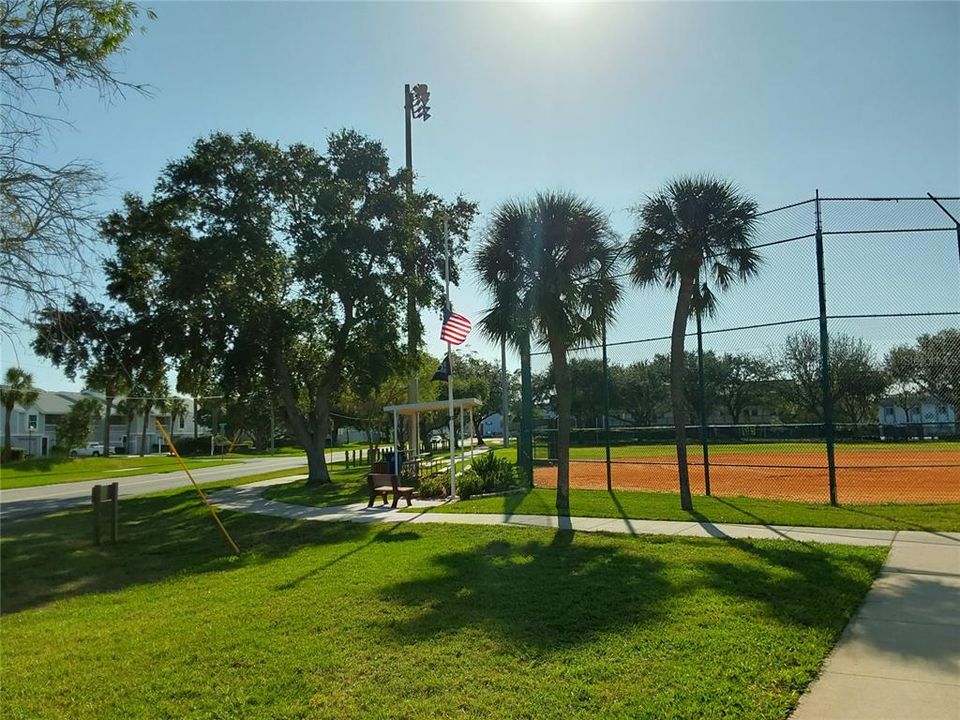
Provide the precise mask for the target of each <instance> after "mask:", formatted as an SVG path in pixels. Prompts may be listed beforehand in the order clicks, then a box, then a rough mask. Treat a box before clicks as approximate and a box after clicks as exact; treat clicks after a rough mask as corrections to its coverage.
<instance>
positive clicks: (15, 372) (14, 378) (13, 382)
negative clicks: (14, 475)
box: [0, 367, 40, 461]
mask: <svg viewBox="0 0 960 720" xmlns="http://www.w3.org/2000/svg"><path fill="white" fill-rule="evenodd" d="M38 397H40V393H39V391H37V389H36V388H34V387H33V375H31V374H30V373H28V372H26V371H25V370H21V369H20V368H18V367H11V368H7V374H6V377H5V382H4V384H3V386H2V387H0V404H2V405H3V411H4V418H5V420H6V424H5V425H4V431H3V459H4V461H6V460H8V459H9V458H10V455H11V453H12V447H11V438H10V434H11V432H10V430H11V429H10V419H11V418H12V417H13V406H14V405H20V406H21V407H26V406H27V405H31V404H33V403H35V402H36V401H37V398H38Z"/></svg>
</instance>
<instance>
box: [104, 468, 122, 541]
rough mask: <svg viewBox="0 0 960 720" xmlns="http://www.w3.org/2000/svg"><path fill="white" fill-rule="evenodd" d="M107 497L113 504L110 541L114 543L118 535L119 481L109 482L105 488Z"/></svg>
mask: <svg viewBox="0 0 960 720" xmlns="http://www.w3.org/2000/svg"><path fill="white" fill-rule="evenodd" d="M107 497H108V498H109V499H110V502H111V503H112V505H113V507H112V508H111V510H112V513H111V516H110V542H114V543H115V542H117V539H118V538H119V536H120V483H118V482H112V483H110V485H109V487H108V488H107Z"/></svg>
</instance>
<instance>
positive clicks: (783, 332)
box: [524, 196, 960, 504]
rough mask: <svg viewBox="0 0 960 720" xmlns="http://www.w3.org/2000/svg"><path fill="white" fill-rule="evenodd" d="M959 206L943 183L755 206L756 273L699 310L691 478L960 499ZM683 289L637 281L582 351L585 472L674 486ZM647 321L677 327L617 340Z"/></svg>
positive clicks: (534, 399)
mask: <svg viewBox="0 0 960 720" xmlns="http://www.w3.org/2000/svg"><path fill="white" fill-rule="evenodd" d="M958 218H960V198H956V197H951V198H933V197H930V196H927V197H908V198H821V197H819V196H817V197H814V198H811V199H809V200H805V201H802V202H798V203H794V204H791V205H788V206H785V207H782V208H778V209H775V210H770V211H767V212H763V213H761V214H760V215H759V216H758V218H757V232H756V235H755V242H754V246H755V247H756V248H757V250H758V252H760V253H761V257H762V259H763V263H762V266H761V269H760V273H759V274H758V275H757V277H756V278H753V279H751V280H750V281H749V282H747V283H745V284H743V285H741V286H736V287H735V288H733V289H731V290H730V291H728V292H725V293H722V294H721V295H720V305H719V308H718V311H717V312H716V313H715V314H714V316H712V317H706V316H705V317H694V318H691V321H690V323H689V325H688V332H687V336H686V340H685V349H686V358H685V367H686V370H685V395H686V406H687V410H688V416H687V417H686V418H684V420H685V422H686V438H687V446H688V457H689V467H690V477H691V483H692V489H693V492H694V493H696V494H701V495H713V496H720V497H723V496H726V497H731V496H751V497H759V498H774V499H787V500H796V501H802V502H815V503H833V504H877V503H942V502H960V222H958ZM624 282H625V283H629V280H628V279H627V278H626V277H625V278H624ZM673 301H674V299H673V298H671V297H670V296H669V294H668V293H667V292H666V291H663V290H661V291H659V292H658V291H655V290H638V289H635V288H633V289H631V288H630V287H629V285H628V286H627V300H626V302H625V303H624V304H623V305H622V306H621V307H620V308H618V310H617V312H616V313H613V314H612V317H611V319H610V321H609V325H608V328H607V333H606V334H605V338H604V342H601V343H600V344H597V345H591V346H587V347H580V348H576V349H574V350H572V351H571V352H570V356H569V357H570V369H571V374H572V379H573V401H572V406H573V425H574V429H573V431H572V437H571V451H570V458H571V463H570V478H571V486H572V487H579V488H595V489H603V488H607V489H615V490H645V491H660V492H676V491H677V488H678V471H677V464H676V449H675V430H674V426H673V418H672V415H671V413H670V338H669V336H668V333H669V329H670V324H671V320H672V304H673ZM641 322H642V326H643V327H644V328H650V327H662V328H663V330H664V332H663V334H660V335H658V334H655V333H652V334H651V336H650V337H644V338H639V339H633V340H626V341H616V342H606V336H609V335H614V331H615V334H616V335H617V336H619V337H622V336H624V335H627V336H628V337H629V332H630V329H631V328H632V327H636V326H637V325H639V324H640V323H641ZM532 366H533V373H534V381H533V387H532V390H531V392H530V393H529V394H528V396H527V397H525V398H524V400H525V402H526V403H528V404H530V405H532V406H533V407H534V416H535V419H534V432H533V437H534V439H533V446H534V447H533V456H534V465H535V467H534V469H533V480H534V483H535V484H537V485H541V486H551V485H553V484H554V483H555V482H556V468H555V464H556V457H557V452H556V440H557V437H556V421H555V419H554V418H555V414H554V412H553V407H554V405H555V395H554V391H553V388H552V381H551V379H550V358H549V355H548V354H547V353H543V352H535V353H534V354H533V356H532ZM528 406H529V405H528Z"/></svg>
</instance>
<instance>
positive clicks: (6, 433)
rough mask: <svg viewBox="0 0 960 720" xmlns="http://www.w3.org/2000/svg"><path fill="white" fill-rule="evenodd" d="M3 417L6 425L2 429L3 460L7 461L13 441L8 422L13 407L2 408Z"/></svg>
mask: <svg viewBox="0 0 960 720" xmlns="http://www.w3.org/2000/svg"><path fill="white" fill-rule="evenodd" d="M3 412H4V415H5V417H6V423H5V424H4V428H3V459H4V460H7V459H9V458H10V455H11V452H12V450H11V445H12V444H13V440H12V437H11V432H10V421H11V420H12V419H13V405H5V406H4V408H3Z"/></svg>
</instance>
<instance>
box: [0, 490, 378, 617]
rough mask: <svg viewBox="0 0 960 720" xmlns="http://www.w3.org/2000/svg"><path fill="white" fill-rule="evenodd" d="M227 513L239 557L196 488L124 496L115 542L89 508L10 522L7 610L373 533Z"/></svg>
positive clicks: (5, 539) (2, 593)
mask: <svg viewBox="0 0 960 720" xmlns="http://www.w3.org/2000/svg"><path fill="white" fill-rule="evenodd" d="M220 516H221V519H222V520H223V522H224V524H225V525H226V527H227V528H228V530H229V531H230V534H231V535H232V536H233V538H234V539H235V540H236V542H237V544H238V545H239V546H240V549H241V551H242V553H243V556H242V557H241V558H240V559H237V558H235V557H233V556H232V554H231V551H230V548H229V547H228V545H227V544H226V542H225V540H224V539H223V537H222V535H221V534H220V531H219V530H218V529H217V527H216V526H215V525H214V523H213V521H212V520H211V518H210V517H209V515H208V513H207V510H206V509H205V508H203V507H202V506H201V505H200V503H199V501H198V499H197V496H196V493H195V491H194V490H193V489H192V488H185V489H183V490H181V491H177V492H170V493H165V494H163V495H155V496H140V497H134V498H123V499H122V500H121V502H120V527H119V538H120V539H119V542H118V543H116V544H111V543H109V542H105V543H104V544H102V545H99V546H97V545H94V544H93V537H92V536H93V518H92V512H91V510H90V509H89V508H87V507H83V508H75V509H70V510H66V511H64V512H60V513H58V514H55V515H47V516H27V517H21V518H15V519H12V520H5V521H4V524H3V536H2V538H0V562H2V566H3V583H2V585H0V610H2V612H3V613H4V614H10V613H15V612H19V611H21V610H25V609H28V608H32V607H38V606H41V605H45V604H48V603H50V602H54V601H57V600H60V599H63V598H67V597H71V596H75V595H78V594H86V593H99V592H111V591H115V590H120V589H123V588H125V587H129V586H131V585H139V584H146V583H153V582H158V581H161V580H164V579H166V578H169V577H172V576H174V575H178V574H182V573H206V572H216V571H221V570H225V569H229V568H231V567H239V566H248V565H250V564H256V563H262V562H268V561H270V560H271V559H273V558H276V557H280V556H285V555H287V554H290V553H292V552H295V551H296V550H297V549H298V548H300V547H304V546H308V545H316V544H321V543H337V542H342V541H348V540H356V539H359V538H363V537H365V536H366V535H367V534H368V533H369V532H370V529H369V528H365V527H363V526H360V525H352V524H350V523H304V522H299V521H295V520H283V519H278V518H275V517H266V516H258V515H246V514H239V513H233V512H227V511H224V512H221V513H220Z"/></svg>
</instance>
